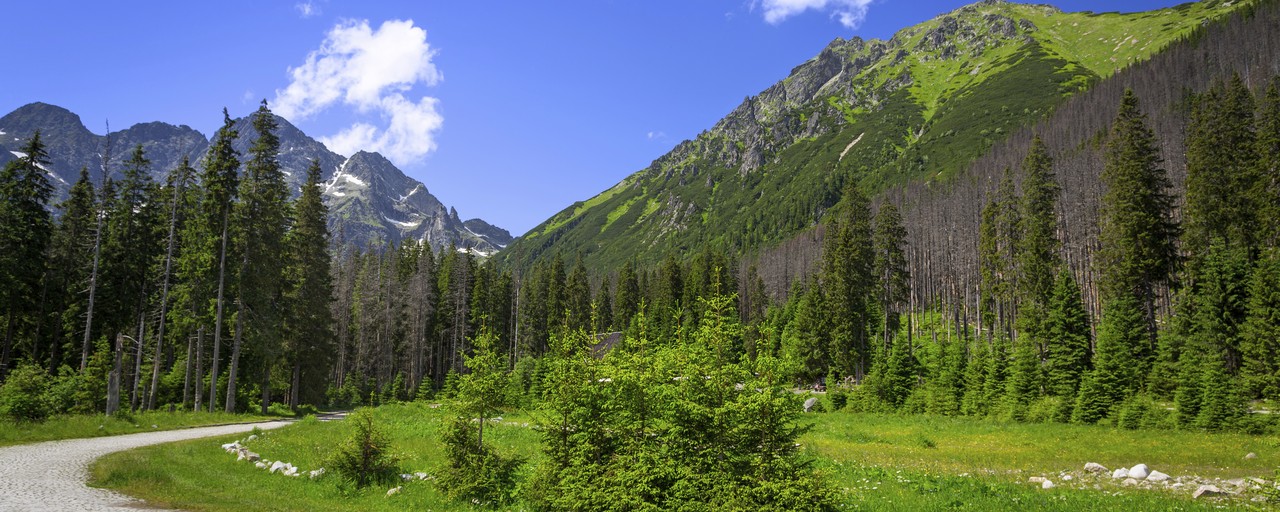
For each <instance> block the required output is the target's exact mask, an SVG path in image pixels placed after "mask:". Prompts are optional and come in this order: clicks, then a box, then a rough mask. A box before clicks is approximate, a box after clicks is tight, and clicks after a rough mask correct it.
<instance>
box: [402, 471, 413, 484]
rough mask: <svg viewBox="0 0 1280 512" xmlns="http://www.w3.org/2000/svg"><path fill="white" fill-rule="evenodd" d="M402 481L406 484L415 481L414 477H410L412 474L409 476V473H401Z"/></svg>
mask: <svg viewBox="0 0 1280 512" xmlns="http://www.w3.org/2000/svg"><path fill="white" fill-rule="evenodd" d="M400 480H403V481H405V482H408V481H410V480H413V475H410V474H408V473H401V474H400Z"/></svg>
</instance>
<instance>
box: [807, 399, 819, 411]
mask: <svg viewBox="0 0 1280 512" xmlns="http://www.w3.org/2000/svg"><path fill="white" fill-rule="evenodd" d="M817 404H818V399H817V398H816V397H809V399H808V400H805V401H804V412H809V411H810V410H812V409H813V406H815V405H817Z"/></svg>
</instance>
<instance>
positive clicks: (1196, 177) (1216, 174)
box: [1183, 74, 1258, 279]
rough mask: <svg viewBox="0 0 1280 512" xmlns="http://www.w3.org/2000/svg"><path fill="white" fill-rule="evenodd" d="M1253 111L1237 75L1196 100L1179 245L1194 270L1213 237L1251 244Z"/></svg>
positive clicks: (1254, 165)
mask: <svg viewBox="0 0 1280 512" xmlns="http://www.w3.org/2000/svg"><path fill="white" fill-rule="evenodd" d="M1253 110H1254V108H1253V95H1252V94H1251V93H1250V92H1249V89H1248V87H1246V86H1245V85H1244V82H1243V81H1242V80H1241V79H1240V75H1238V74H1237V75H1232V77H1231V79H1230V80H1229V81H1228V82H1226V83H1222V82H1219V83H1217V84H1214V86H1213V87H1212V88H1211V89H1210V90H1209V91H1208V92H1206V93H1205V94H1202V95H1199V96H1197V97H1196V98H1195V100H1194V107H1193V108H1192V111H1191V120H1190V122H1189V123H1188V126H1187V141H1186V146H1187V184H1186V185H1187V197H1186V199H1187V204H1186V207H1185V208H1184V209H1183V224H1184V226H1185V228H1186V233H1185V235H1184V236H1183V246H1184V249H1185V250H1186V251H1187V252H1188V253H1189V254H1190V257H1191V266H1192V269H1193V270H1194V269H1195V267H1197V266H1198V265H1199V260H1200V259H1201V258H1202V257H1203V256H1204V254H1205V252H1206V251H1208V250H1209V245H1210V244H1211V243H1212V242H1213V240H1215V239H1218V238H1221V239H1222V240H1224V241H1226V243H1228V244H1230V245H1240V246H1242V247H1252V246H1253V245H1254V243H1253V241H1254V238H1255V236H1256V235H1257V222H1256V221H1257V217H1256V215H1255V212H1254V210H1255V207H1254V205H1253V204H1251V203H1252V201H1250V199H1251V194H1250V193H1251V192H1252V190H1253V189H1254V186H1255V182H1256V177H1255V176H1256V172H1257V163H1256V162H1257V153H1256V150H1257V148H1258V146H1257V141H1256V136H1255V133H1254V124H1253ZM1193 279H1194V277H1193Z"/></svg>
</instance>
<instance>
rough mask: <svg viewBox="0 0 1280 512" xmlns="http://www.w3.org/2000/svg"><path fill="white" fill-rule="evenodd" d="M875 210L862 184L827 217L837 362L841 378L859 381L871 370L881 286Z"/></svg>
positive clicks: (825, 258)
mask: <svg viewBox="0 0 1280 512" xmlns="http://www.w3.org/2000/svg"><path fill="white" fill-rule="evenodd" d="M873 251H874V249H873V245H872V241H871V207H870V205H869V204H868V201H867V198H866V196H865V195H863V194H862V191H860V190H858V188H857V187H856V186H849V187H847V188H846V189H845V192H844V197H843V198H842V199H841V202H840V204H838V205H837V206H836V208H835V210H834V211H833V212H831V213H829V214H828V216H827V231H826V238H825V240H824V241H823V248H822V286H823V288H824V295H826V299H827V305H828V307H829V308H830V314H831V317H832V322H833V324H832V328H831V347H830V349H829V353H830V354H831V358H832V363H833V364H834V365H835V370H836V371H837V372H838V373H839V375H854V376H857V377H859V378H861V376H863V375H865V374H866V373H867V371H868V370H869V369H870V363H871V355H872V350H871V344H870V340H869V339H868V338H869V336H870V334H869V332H868V328H867V327H868V325H869V324H870V319H871V314H872V313H871V309H870V307H869V304H868V302H869V300H870V298H871V297H873V295H872V290H873V287H874V286H875V284H874V282H875V275H874V274H873V272H874V258H875V254H874V252H873Z"/></svg>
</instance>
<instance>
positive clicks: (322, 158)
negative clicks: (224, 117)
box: [0, 103, 512, 255]
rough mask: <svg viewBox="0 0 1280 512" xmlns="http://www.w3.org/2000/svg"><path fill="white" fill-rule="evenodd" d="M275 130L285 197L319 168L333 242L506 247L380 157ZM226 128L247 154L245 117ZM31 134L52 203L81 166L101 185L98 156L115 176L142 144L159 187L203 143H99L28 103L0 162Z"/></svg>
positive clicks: (283, 126)
mask: <svg viewBox="0 0 1280 512" xmlns="http://www.w3.org/2000/svg"><path fill="white" fill-rule="evenodd" d="M276 123H277V124H278V125H279V131H278V133H277V135H279V137H280V155H279V158H280V163H281V166H282V167H283V169H284V173H285V179H286V181H287V182H288V185H289V187H290V189H291V190H293V192H294V193H295V194H296V193H297V191H298V190H299V188H300V187H301V186H302V183H303V181H304V179H305V177H306V169H307V167H308V166H309V165H310V162H311V160H313V159H314V160H316V161H318V162H320V168H321V169H322V171H323V174H322V176H323V179H324V180H325V182H324V199H325V203H326V204H327V205H328V207H329V228H330V232H331V233H332V234H333V236H334V240H335V242H338V243H343V244H347V243H350V244H355V245H357V246H360V247H365V246H368V245H371V244H378V243H390V244H395V243H399V242H400V241H403V240H409V239H414V240H423V241H426V242H427V243H429V244H430V245H431V246H432V247H433V248H435V249H437V250H439V249H442V248H446V247H449V246H450V245H453V246H456V247H457V248H459V249H467V250H470V251H473V252H474V253H477V254H483V255H488V254H493V253H494V252H496V251H498V250H500V249H502V248H503V247H505V246H506V245H507V244H509V243H511V240H512V237H511V234H510V233H508V232H507V231H506V230H504V229H501V228H498V227H496V226H493V225H491V224H489V223H487V222H485V221H483V220H481V219H470V220H466V221H463V220H462V219H460V218H459V217H458V212H457V210H456V209H454V208H449V207H446V206H445V205H444V204H443V203H441V202H440V200H439V199H437V198H436V197H435V196H434V195H432V194H431V192H429V191H428V190H427V187H426V185H424V184H423V183H421V182H419V181H417V180H415V179H413V178H410V177H409V176H406V175H405V174H404V172H402V171H401V170H400V169H399V168H397V167H396V166H395V165H394V164H392V163H391V162H390V161H389V160H387V159H386V158H384V157H383V156H382V155H379V154H377V153H370V152H364V151H361V152H358V153H356V154H354V155H352V156H351V157H350V158H346V157H343V156H342V155H339V154H337V153H334V152H332V151H330V150H329V149H328V148H326V147H325V146H324V144H321V143H320V142H319V141H317V140H315V139H313V138H311V137H309V136H307V135H306V134H305V133H303V132H302V131H301V130H299V129H298V128H297V127H295V126H294V125H292V124H291V123H289V122H288V121H287V120H285V119H284V118H281V117H279V116H277V117H276ZM235 128H236V130H238V131H239V133H240V137H239V138H238V139H237V140H236V143H235V147H236V149H237V150H238V151H240V153H241V155H247V154H248V150H249V147H250V145H252V143H253V140H254V139H255V138H256V137H257V135H256V133H255V132H254V131H253V128H252V126H251V124H250V120H249V118H247V117H245V118H241V119H237V120H236V121H235ZM36 130H40V133H41V137H42V139H43V140H44V141H45V143H46V144H47V147H48V151H49V155H50V158H51V160H52V161H51V163H50V165H49V168H48V169H47V171H48V173H49V177H50V182H51V183H53V185H54V187H55V201H58V200H61V198H62V197H65V195H66V192H67V190H68V189H69V188H70V186H71V183H73V182H74V181H75V180H76V179H77V177H78V175H79V172H80V169H81V168H88V169H89V170H90V176H91V177H92V179H93V180H94V182H95V183H101V181H100V180H101V178H102V156H101V155H103V154H108V155H110V159H109V162H108V163H107V168H108V169H110V170H111V172H112V173H113V174H115V173H118V172H119V170H120V169H121V168H122V165H123V163H124V161H125V160H127V159H128V157H129V154H130V153H131V152H132V150H133V148H134V147H136V146H137V145H142V147H143V150H144V151H145V152H146V157H147V158H148V159H149V160H150V161H151V172H152V174H153V177H154V178H155V179H156V180H157V181H161V180H163V179H164V176H165V175H166V173H168V172H169V170H171V169H173V168H174V167H176V166H177V165H178V163H179V162H180V161H181V160H182V158H183V157H187V158H189V159H190V160H191V164H192V165H193V166H195V167H196V168H197V169H198V168H199V167H200V163H201V160H202V159H203V155H204V153H205V151H206V150H207V149H208V147H209V139H208V138H206V137H205V136H204V135H203V134H201V133H200V132H198V131H196V130H194V129H192V128H190V127H187V126H185V125H183V126H174V125H171V124H167V123H163V122H150V123H141V124H137V125H134V126H131V127H129V128H126V129H124V130H120V131H116V132H111V133H110V134H109V135H97V134H94V133H93V132H91V131H89V129H88V128H86V127H85V126H84V123H82V122H81V120H80V117H79V116H77V115H76V114H75V113H73V112H71V111H69V110H67V109H64V108H62V107H58V106H54V105H49V104H45V103H31V104H28V105H25V106H22V107H20V108H18V109H16V110H14V111H13V112H10V113H9V114H7V115H5V116H4V117H0V164H3V163H4V162H6V161H8V160H11V159H13V158H15V157H16V156H17V155H18V154H20V152H19V150H20V148H21V147H22V145H23V144H25V143H26V140H27V138H29V137H30V136H31V134H32V133H34V132H35V131H36ZM108 146H109V147H108Z"/></svg>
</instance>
